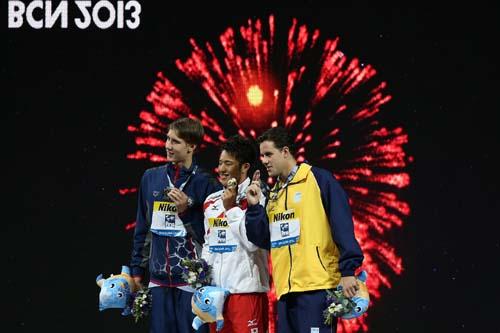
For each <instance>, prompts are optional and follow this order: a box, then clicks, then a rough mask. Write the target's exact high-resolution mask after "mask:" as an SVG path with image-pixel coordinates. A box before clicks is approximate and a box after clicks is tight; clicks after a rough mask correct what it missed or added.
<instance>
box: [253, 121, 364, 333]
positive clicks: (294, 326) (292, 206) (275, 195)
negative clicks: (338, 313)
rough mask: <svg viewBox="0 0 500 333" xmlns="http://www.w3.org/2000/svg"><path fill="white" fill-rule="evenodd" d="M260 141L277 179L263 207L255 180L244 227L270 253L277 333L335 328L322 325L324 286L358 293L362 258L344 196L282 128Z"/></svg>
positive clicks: (328, 174)
mask: <svg viewBox="0 0 500 333" xmlns="http://www.w3.org/2000/svg"><path fill="white" fill-rule="evenodd" d="M258 142H259V145H260V155H261V159H262V163H263V164H264V166H265V167H266V169H267V172H268V174H269V175H270V176H271V177H278V178H277V182H276V185H275V186H274V188H273V189H272V190H271V191H270V193H269V198H268V203H267V205H266V208H263V207H262V206H261V205H259V204H258V203H259V197H260V193H261V189H260V180H259V179H253V180H252V184H251V185H250V186H249V187H248V189H247V200H248V209H247V214H246V232H247V237H248V239H249V240H250V241H251V242H252V243H254V244H256V245H258V246H260V247H262V248H266V249H270V250H271V260H272V266H273V271H272V275H273V279H274V283H275V287H276V296H277V297H278V322H277V328H278V333H289V332H319V333H323V332H335V331H336V326H337V323H336V322H333V323H332V325H331V326H330V325H325V324H324V318H323V311H324V309H325V308H326V303H325V299H326V290H327V289H332V288H335V287H337V286H338V285H341V286H342V287H343V290H344V294H345V295H346V296H348V297H353V296H354V294H355V293H356V291H357V289H358V285H357V282H356V279H355V277H354V275H355V270H356V269H357V268H358V267H359V266H360V265H361V263H362V261H363V254H362V252H361V248H360V246H359V244H358V242H357V241H356V238H355V237H354V226H353V222H352V215H351V211H350V207H349V203H348V198H347V195H346V194H345V192H344V190H343V189H342V187H341V186H340V184H339V183H338V182H337V181H336V180H335V178H334V177H333V175H332V174H331V173H330V172H329V171H327V170H324V169H320V168H316V167H313V166H311V165H309V164H307V163H302V164H300V165H299V164H298V163H297V161H296V159H295V157H294V152H295V147H294V145H293V142H294V141H293V138H292V137H291V136H290V134H289V133H288V132H287V131H286V130H285V129H284V128H281V127H274V128H271V129H269V130H267V131H266V132H264V134H262V136H260V137H259V139H258Z"/></svg>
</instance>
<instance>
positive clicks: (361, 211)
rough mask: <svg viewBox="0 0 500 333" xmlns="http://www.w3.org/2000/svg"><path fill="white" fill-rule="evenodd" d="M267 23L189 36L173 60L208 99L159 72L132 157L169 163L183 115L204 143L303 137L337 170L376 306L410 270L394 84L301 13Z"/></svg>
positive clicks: (342, 327) (300, 149) (315, 157)
mask: <svg viewBox="0 0 500 333" xmlns="http://www.w3.org/2000/svg"><path fill="white" fill-rule="evenodd" d="M267 23H268V24H267V25H265V24H262V22H261V20H255V21H253V20H248V21H247V23H246V24H245V25H243V26H241V27H240V28H239V29H233V28H231V27H230V28H227V29H226V30H225V31H224V32H223V33H222V34H221V35H220V36H219V44H217V43H215V44H211V43H208V42H206V43H204V44H201V43H198V42H196V41H195V40H194V39H190V40H189V43H190V45H191V47H192V50H191V54H190V56H189V57H188V58H187V59H185V60H180V59H178V60H176V62H175V65H176V69H177V70H179V71H180V72H181V73H182V74H184V76H185V78H186V80H187V82H190V84H192V85H194V86H195V88H194V89H193V90H194V92H195V93H196V94H197V95H198V96H199V99H200V100H203V101H205V102H204V103H199V104H203V105H202V106H201V107H200V106H197V107H193V106H191V105H190V103H188V102H187V101H186V100H187V97H185V96H184V95H185V94H184V93H183V91H182V90H181V89H179V88H177V86H176V85H175V84H174V83H173V82H172V81H171V80H170V79H168V78H167V77H166V76H165V75H163V74H162V73H158V80H157V82H156V83H155V85H154V87H153V90H152V91H151V93H150V94H149V95H148V97H147V101H148V102H150V103H151V104H152V106H153V111H152V112H151V111H141V112H140V114H139V119H140V124H139V125H138V126H134V125H130V126H129V127H128V131H129V132H131V133H133V135H135V139H136V140H135V142H136V145H137V146H138V150H137V151H136V152H135V153H131V154H129V155H127V157H128V158H129V159H146V160H149V161H151V162H155V163H163V162H165V161H166V158H165V157H164V154H163V149H164V141H163V140H164V138H163V135H164V133H165V130H166V128H167V124H168V123H170V122H171V121H172V120H175V119H177V118H179V117H182V116H189V117H191V118H195V119H199V120H200V121H201V122H202V124H203V126H204V127H205V130H206V134H205V137H204V145H205V146H206V147H210V146H212V147H215V146H217V145H218V144H219V143H220V142H223V141H225V140H226V136H228V135H230V134H234V133H239V134H240V135H243V136H251V137H254V138H255V137H256V136H257V135H259V134H260V133H262V131H263V130H265V129H267V128H268V127H270V126H271V127H275V126H278V125H281V126H285V127H287V128H288V129H289V130H290V131H291V132H292V133H294V134H295V135H296V137H295V138H296V140H295V143H296V144H297V160H298V161H299V162H301V161H304V160H308V161H310V162H311V163H312V164H318V165H321V166H323V167H327V168H329V169H331V170H332V173H334V175H335V176H336V178H337V179H338V180H339V181H340V182H341V183H342V185H343V188H344V189H345V190H346V192H347V194H348V196H349V198H350V204H351V208H352V215H353V220H354V223H355V233H356V238H357V239H358V241H359V243H360V245H361V247H362V249H363V252H364V255H365V260H364V263H363V268H364V269H366V270H367V272H368V282H367V285H368V288H369V290H370V293H371V295H372V305H371V306H376V305H377V303H378V301H379V300H380V299H381V298H382V294H383V289H384V288H391V287H392V282H391V280H392V277H393V275H399V274H401V273H402V272H403V270H404V268H403V260H402V259H401V257H400V256H399V255H398V251H397V250H396V249H395V248H394V246H393V245H392V244H390V243H389V242H388V241H387V239H386V238H387V235H388V233H390V232H391V231H392V230H393V229H395V228H401V227H402V226H403V225H404V222H405V219H406V218H407V217H408V216H409V215H410V206H409V205H408V203H407V202H405V201H404V200H402V199H401V198H400V195H401V189H404V188H406V187H408V185H409V183H410V176H409V174H408V173H407V171H406V168H407V165H408V163H410V162H411V161H412V160H413V158H412V157H411V156H407V154H406V152H405V149H404V146H405V144H407V143H408V135H407V134H406V133H405V131H404V129H403V128H401V127H396V128H393V129H391V128H387V127H386V126H383V121H382V119H381V118H380V113H381V112H382V110H383V109H384V106H385V105H386V104H387V103H389V102H390V101H391V98H392V97H391V95H389V94H388V93H387V92H386V89H387V83H386V82H380V81H377V80H376V78H377V76H376V75H377V71H376V70H375V69H374V68H373V67H372V66H371V65H369V64H363V63H362V62H360V60H359V59H357V58H353V59H350V60H349V59H348V58H347V56H346V55H345V54H344V53H343V52H342V51H340V50H339V49H338V47H339V38H338V37H336V38H333V39H327V40H321V39H320V31H319V30H314V31H312V30H309V29H308V28H307V26H306V25H299V23H298V21H297V20H296V19H293V20H292V23H291V26H290V27H289V29H288V31H287V32H286V35H284V34H279V33H278V32H277V30H276V27H275V24H276V23H275V18H274V16H272V15H271V16H269V19H268V21H267ZM237 32H239V34H238V33H237ZM200 45H204V47H201V46H200ZM283 46H285V47H284V48H283ZM278 50H280V51H279V52H283V54H278V53H279V52H278ZM283 59H284V60H283ZM305 77H307V78H308V79H307V80H305V79H304V78H305ZM307 82H309V83H307ZM256 87H257V88H258V89H257V90H255V89H256ZM250 88H252V89H254V90H255V91H259V92H260V91H262V100H260V99H259V101H258V102H255V101H254V102H253V103H252V101H250V100H249V98H247V95H248V91H250ZM190 94H191V95H192V94H193V92H191V91H190ZM304 96H309V97H307V98H304ZM202 148H203V147H202ZM135 192H136V189H123V190H122V192H121V193H122V194H123V195H127V194H130V193H135ZM132 227H133V223H130V224H128V225H127V228H132ZM390 272H392V273H390ZM368 315H369V314H368ZM366 316H367V315H364V316H362V317H361V318H358V319H356V320H350V321H340V322H339V328H338V332H339V333H340V332H357V331H367V330H368V325H367V323H366ZM272 324H273V323H272ZM272 328H273V327H271V329H272Z"/></svg>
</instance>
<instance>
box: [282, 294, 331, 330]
mask: <svg viewBox="0 0 500 333" xmlns="http://www.w3.org/2000/svg"><path fill="white" fill-rule="evenodd" d="M325 309H326V291H325V290H314V291H305V292H297V293H289V294H286V295H283V296H281V298H280V299H279V301H278V325H277V327H278V330H277V331H278V333H335V332H337V320H336V319H335V320H334V321H333V323H332V325H325V323H324V321H325V319H324V317H323V311H324V310H325Z"/></svg>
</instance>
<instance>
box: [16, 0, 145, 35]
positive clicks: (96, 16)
mask: <svg viewBox="0 0 500 333" xmlns="http://www.w3.org/2000/svg"><path fill="white" fill-rule="evenodd" d="M54 2H55V1H54ZM68 3H71V5H72V6H74V5H76V7H75V9H76V10H75V11H74V10H73V8H71V12H79V13H78V14H76V15H75V17H74V20H73V22H74V24H75V26H76V27H78V28H80V29H86V28H88V27H89V26H90V25H91V24H92V23H94V24H95V26H97V27H98V28H100V29H108V28H111V27H113V26H115V27H116V28H118V29H124V28H125V27H127V28H129V29H136V28H137V27H139V25H140V23H141V18H140V14H141V9H142V8H141V4H140V3H139V2H138V1H134V0H132V1H116V2H115V4H113V3H112V2H111V1H104V0H101V1H59V2H58V3H57V2H56V4H55V5H53V1H41V0H39V1H30V2H29V3H28V4H26V3H25V2H23V1H11V0H9V21H8V27H9V28H13V29H15V28H21V27H22V26H23V25H24V24H27V25H29V26H30V27H32V28H34V29H42V28H45V29H51V28H53V27H57V21H58V20H59V23H60V24H59V27H60V28H63V29H66V28H68V20H69V17H68V16H69V12H70V11H69V10H68V9H69V8H68V6H69V5H68Z"/></svg>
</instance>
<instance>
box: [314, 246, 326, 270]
mask: <svg viewBox="0 0 500 333" xmlns="http://www.w3.org/2000/svg"><path fill="white" fill-rule="evenodd" d="M316 255H317V256H318V260H319V263H320V264H321V267H323V269H324V270H325V272H326V268H325V265H323V261H322V260H321V256H320V254H319V246H316Z"/></svg>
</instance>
